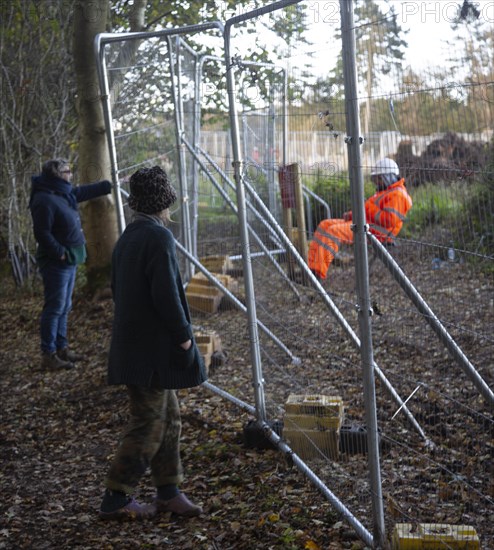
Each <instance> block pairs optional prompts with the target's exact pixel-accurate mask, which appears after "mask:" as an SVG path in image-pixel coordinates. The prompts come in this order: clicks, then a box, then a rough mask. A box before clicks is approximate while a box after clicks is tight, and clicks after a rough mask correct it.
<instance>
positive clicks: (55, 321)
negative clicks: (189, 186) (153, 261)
mask: <svg viewBox="0 0 494 550" xmlns="http://www.w3.org/2000/svg"><path fill="white" fill-rule="evenodd" d="M71 180H72V171H71V169H70V166H69V164H68V162H67V161H66V160H64V159H53V160H48V161H47V162H45V164H44V165H43V168H42V172H41V175H39V176H33V178H32V188H31V199H30V201H29V207H30V209H31V216H32V218H33V229H34V236H35V238H36V241H37V242H38V247H37V251H36V260H37V263H38V267H39V270H40V273H41V276H42V278H43V287H44V305H43V311H42V313H41V353H42V363H41V365H42V368H45V369H52V368H55V369H57V368H73V367H74V361H77V360H78V359H81V356H79V355H78V354H76V353H74V352H73V351H72V350H69V348H68V341H67V318H68V314H69V311H70V310H71V308H72V293H73V290H74V283H75V276H76V270H77V265H78V264H81V263H83V262H85V260H86V240H85V238H84V233H83V231H82V225H81V218H80V215H79V209H78V206H77V204H78V203H79V202H83V201H87V200H89V199H94V198H96V197H99V196H101V195H107V194H108V193H110V192H111V184H110V182H109V181H100V182H98V183H93V184H88V185H80V186H77V187H73V186H72V184H71Z"/></svg>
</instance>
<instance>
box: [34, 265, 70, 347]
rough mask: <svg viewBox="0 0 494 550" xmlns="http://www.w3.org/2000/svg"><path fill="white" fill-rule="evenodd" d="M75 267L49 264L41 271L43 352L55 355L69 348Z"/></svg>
mask: <svg viewBox="0 0 494 550" xmlns="http://www.w3.org/2000/svg"><path fill="white" fill-rule="evenodd" d="M76 270H77V267H76V266H75V265H64V264H62V263H61V262H60V263H55V262H52V263H49V264H48V265H46V266H44V267H43V268H42V269H40V272H41V276H42V278H43V286H44V294H45V303H44V306H43V311H42V312H41V350H42V351H43V352H48V353H53V352H54V351H56V350H59V349H64V348H66V347H67V345H68V342H67V317H68V315H69V311H70V310H71V309H72V293H73V291H74V283H75V274H76Z"/></svg>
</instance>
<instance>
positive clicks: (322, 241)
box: [308, 158, 412, 279]
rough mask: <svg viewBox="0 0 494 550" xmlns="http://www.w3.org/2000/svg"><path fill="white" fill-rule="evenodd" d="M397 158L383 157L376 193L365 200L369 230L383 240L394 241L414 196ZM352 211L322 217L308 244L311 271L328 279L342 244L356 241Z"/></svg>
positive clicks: (377, 168) (373, 176) (375, 177)
mask: <svg viewBox="0 0 494 550" xmlns="http://www.w3.org/2000/svg"><path fill="white" fill-rule="evenodd" d="M399 174H400V170H399V168H398V165H397V164H396V162H395V161H394V160H391V159H389V158H383V159H381V160H380V161H378V162H377V163H376V165H375V166H374V168H373V169H372V172H371V180H372V182H373V183H374V185H375V186H376V193H374V195H372V197H370V198H368V199H367V200H366V201H365V220H366V223H367V224H368V225H369V230H370V232H371V233H373V234H374V235H375V236H376V237H377V238H378V239H379V240H380V241H381V242H382V243H385V242H390V241H392V239H393V237H396V236H397V235H398V233H399V232H400V230H401V228H402V226H403V222H404V220H405V217H406V215H407V212H408V211H409V210H410V208H411V207H412V198H411V197H410V195H409V194H408V191H407V189H406V187H405V180H404V178H400V175H399ZM351 226H352V213H351V212H345V213H344V214H343V218H340V219H330V220H322V222H321V223H320V224H319V225H318V226H317V229H316V231H315V232H314V236H313V238H312V241H311V243H310V246H309V258H308V263H309V267H310V269H311V270H312V272H313V273H314V274H315V275H316V276H317V277H319V278H320V279H326V275H327V272H328V268H329V266H330V264H331V262H332V261H333V260H334V257H335V255H336V254H337V252H338V250H339V248H340V246H341V245H342V244H353V231H352V229H351Z"/></svg>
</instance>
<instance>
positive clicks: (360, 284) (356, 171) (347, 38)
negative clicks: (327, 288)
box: [340, 0, 386, 548]
mask: <svg viewBox="0 0 494 550" xmlns="http://www.w3.org/2000/svg"><path fill="white" fill-rule="evenodd" d="M340 10H341V36H342V43H343V76H344V84H345V111H346V130H347V136H348V137H347V138H346V143H347V145H348V167H349V175H350V194H351V200H352V214H353V216H352V218H353V225H352V230H353V232H354V235H355V236H354V255H355V276H356V284H357V302H358V303H357V311H358V321H359V328H360V334H361V348H360V353H361V358H362V374H363V386H364V403H365V417H366V424H367V444H368V450H369V453H368V463H369V473H370V489H371V495H372V516H373V518H372V519H373V531H374V546H379V547H380V548H384V547H385V545H386V527H385V523H384V507H383V496H382V485H381V468H380V460H379V439H378V427H377V412H376V409H377V406H376V388H375V380H374V354H373V349H372V326H371V315H372V308H371V301H370V295H369V264H368V261H367V241H366V232H367V224H366V219H365V207H364V201H365V198H364V178H363V173H362V160H361V155H360V146H361V144H362V142H363V140H362V139H361V138H360V118H359V104H358V93H357V67H356V43H355V25H354V20H353V10H354V2H353V0H340Z"/></svg>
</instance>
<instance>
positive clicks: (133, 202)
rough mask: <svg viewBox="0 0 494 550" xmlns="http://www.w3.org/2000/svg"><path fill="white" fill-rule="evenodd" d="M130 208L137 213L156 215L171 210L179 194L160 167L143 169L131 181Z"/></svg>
mask: <svg viewBox="0 0 494 550" xmlns="http://www.w3.org/2000/svg"><path fill="white" fill-rule="evenodd" d="M129 183H130V195H129V198H128V203H129V207H130V208H132V210H134V211H136V212H143V213H144V214H156V213H157V212H161V211H163V210H166V209H167V208H169V207H170V206H171V205H172V204H173V203H174V202H175V201H176V200H177V194H176V193H175V189H174V188H173V187H172V186H171V184H170V180H169V179H168V175H167V174H166V172H165V171H164V170H163V169H162V168H160V167H159V166H153V167H152V168H141V169H140V170H137V172H134V174H132V176H131V177H130V180H129Z"/></svg>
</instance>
